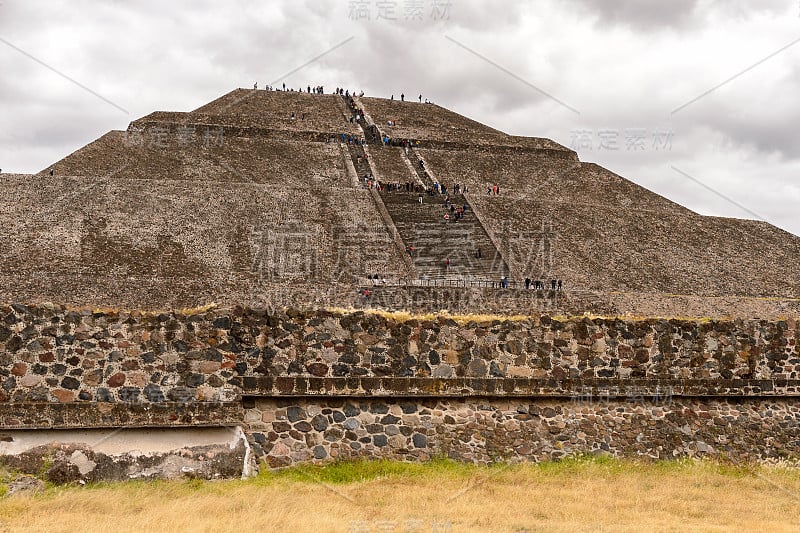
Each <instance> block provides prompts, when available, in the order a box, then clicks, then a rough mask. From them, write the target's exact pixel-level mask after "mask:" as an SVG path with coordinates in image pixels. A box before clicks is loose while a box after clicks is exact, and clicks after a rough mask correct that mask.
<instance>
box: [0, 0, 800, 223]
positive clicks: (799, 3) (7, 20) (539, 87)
mask: <svg viewBox="0 0 800 533" xmlns="http://www.w3.org/2000/svg"><path fill="white" fill-rule="evenodd" d="M489 6H491V7H489ZM0 65H2V70H3V72H2V75H0V168H2V170H3V172H37V171H39V170H41V169H43V168H46V167H47V166H49V165H50V164H51V163H53V162H54V161H57V160H58V159H60V158H62V157H63V156H65V155H67V154H69V153H70V152H72V151H74V150H76V149H77V148H79V147H81V146H83V145H84V144H86V143H88V142H91V141H92V140H94V139H96V138H97V137H99V136H101V135H102V134H104V133H105V132H106V131H108V130H112V129H125V128H126V127H127V125H128V123H129V122H130V121H132V120H134V119H136V118H138V117H140V116H143V115H146V114H148V113H150V112H151V111H155V110H165V111H189V110H192V109H194V108H196V107H199V106H200V105H202V104H204V103H206V102H208V101H210V100H212V99H214V98H216V97H218V96H220V95H221V94H224V93H226V92H228V91H230V90H231V89H233V88H236V87H252V85H253V83H254V82H256V81H257V82H258V83H259V87H263V86H264V85H265V84H267V83H282V82H284V81H285V82H286V83H287V85H289V86H294V87H298V86H303V87H305V86H306V85H308V84H311V85H318V84H321V85H324V86H325V89H326V91H330V90H331V89H333V88H334V87H337V86H343V87H348V88H352V89H358V90H363V91H365V93H367V94H368V95H373V96H384V97H388V96H389V95H391V94H395V96H396V97H397V96H399V94H400V93H401V92H404V93H405V94H406V95H407V96H413V97H416V96H418V95H419V94H420V93H422V95H423V98H429V99H431V100H433V101H434V102H436V103H438V104H440V105H443V106H445V107H448V108H449V109H452V110H453V111H456V112H458V113H461V114H463V115H466V116H468V117H471V118H474V119H476V120H479V121H481V122H483V123H485V124H488V125H490V126H492V127H495V128H498V129H501V130H503V131H505V132H508V133H512V134H515V135H527V136H539V137H549V138H551V139H553V140H555V141H557V142H560V143H562V144H564V145H566V146H569V147H572V148H574V149H577V150H578V153H579V155H580V158H581V160H582V161H591V162H596V163H599V164H601V165H603V166H605V167H607V168H609V169H610V170H612V171H614V172H616V173H618V174H620V175H622V176H624V177H626V178H628V179H630V180H633V181H635V182H636V183H638V184H640V185H643V186H645V187H647V188H649V189H651V190H654V191H656V192H657V193H659V194H661V195H664V196H666V197H668V198H670V199H672V200H674V201H676V202H679V203H681V204H683V205H685V206H687V207H689V208H690V209H693V210H695V211H697V212H699V213H702V214H709V215H720V216H733V217H740V218H763V219H764V220H767V221H769V222H771V223H773V224H775V225H777V226H780V227H782V228H784V229H786V230H788V231H791V232H793V233H795V234H798V235H800V217H798V216H797V215H796V213H797V212H798V206H800V132H798V129H799V128H800V0H752V1H745V0H720V1H716V0H705V1H693V0H671V1H669V2H665V1H655V0H654V1H650V2H648V1H644V0H608V1H605V0H595V1H592V0H562V1H548V0H542V1H536V0H529V1H524V2H522V1H519V2H517V1H503V2H499V1H497V2H487V1H472V0H469V1H467V0H451V1H449V2H448V1H445V0H395V1H391V0H366V1H350V0H339V1H335V0H307V1H299V0H293V1H286V2H282V1H274V2H273V1H265V0H261V1H249V0H232V1H227V2H219V1H210V0H191V1H174V0H170V1H164V0H159V1H155V0H152V1H151V0H144V1H135V0H124V1H123V0H105V1H99V0H98V1H82V0H70V1H67V0H49V1H45V0H0Z"/></svg>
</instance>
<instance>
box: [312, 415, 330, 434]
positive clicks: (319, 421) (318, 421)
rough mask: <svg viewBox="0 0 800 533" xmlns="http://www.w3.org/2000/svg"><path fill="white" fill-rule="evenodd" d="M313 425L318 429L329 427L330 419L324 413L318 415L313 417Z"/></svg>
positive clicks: (323, 429) (322, 429)
mask: <svg viewBox="0 0 800 533" xmlns="http://www.w3.org/2000/svg"><path fill="white" fill-rule="evenodd" d="M311 426H312V427H313V428H314V429H316V430H317V431H325V430H326V429H328V419H327V418H325V416H324V415H317V416H315V417H314V418H312V419H311Z"/></svg>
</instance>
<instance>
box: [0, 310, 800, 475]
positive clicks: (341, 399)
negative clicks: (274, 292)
mask: <svg viewBox="0 0 800 533" xmlns="http://www.w3.org/2000/svg"><path fill="white" fill-rule="evenodd" d="M0 324H1V325H0V428H2V431H5V432H6V433H7V434H8V435H7V436H8V438H9V439H11V440H12V441H13V440H14V439H15V438H16V437H14V435H16V434H17V433H18V432H20V431H24V430H32V429H43V428H47V429H53V430H67V429H70V430H78V429H85V428H109V429H113V428H172V429H173V430H175V431H178V430H179V428H190V427H218V428H225V427H230V428H236V427H240V426H241V427H242V428H243V429H244V432H245V434H246V436H247V440H248V442H249V446H250V447H251V448H249V449H248V450H245V451H244V452H243V451H242V450H240V449H238V448H237V449H236V450H234V448H231V450H232V453H234V455H233V457H234V459H232V460H233V461H234V463H236V464H239V465H242V464H244V463H247V461H251V460H252V458H253V457H261V458H263V459H264V460H265V461H266V463H267V464H268V465H270V466H272V467H278V466H286V465H289V464H293V463H296V462H302V461H329V460H334V459H340V458H349V457H394V458H405V459H409V460H424V459H427V458H430V457H431V456H434V455H437V456H438V455H447V456H451V457H455V458H458V459H461V460H467V461H478V462H487V461H494V460H501V459H502V460H542V459H546V458H555V457H560V456H563V455H566V454H572V453H584V452H586V453H591V452H600V451H602V452H608V453H612V454H616V455H626V456H628V455H630V456H648V457H659V458H669V457H677V456H686V455H693V454H696V453H712V454H720V455H721V456H729V457H733V458H736V459H747V460H751V459H752V460H758V459H764V458H770V457H772V458H774V457H789V458H793V457H795V454H796V452H797V444H798V442H799V441H798V437H800V435H798V432H799V431H800V429H798V428H800V400H798V399H796V398H797V397H798V396H800V376H798V372H800V349H799V348H798V339H799V338H800V323H798V322H797V321H796V320H793V319H792V320H777V321H767V320H749V321H745V320H735V321H700V322H697V321H688V320H677V319H676V320H663V319H648V320H629V321H625V320H620V319H589V318H575V319H563V320H559V319H556V318H553V317H550V316H548V315H542V316H534V317H528V318H519V319H514V320H492V319H489V318H487V319H479V320H470V319H468V318H465V319H461V320H455V319H453V318H450V317H447V316H439V317H436V318H433V317H406V318H402V317H399V318H398V317H389V316H384V315H382V314H376V313H365V312H348V313H342V312H333V311H327V310H317V311H305V312H304V311H300V310H297V309H285V310H280V311H277V312H266V311H264V310H258V309H244V308H233V309H219V310H210V311H203V310H197V311H195V312H183V313H182V312H169V313H160V314H155V313H142V312H139V311H111V310H106V311H103V310H69V309H63V308H61V307H58V306H54V305H52V304H47V305H39V306H34V305H29V306H26V305H21V304H14V305H11V306H3V307H0ZM9 432H10V433H9ZM15 432H16V433H15ZM4 438H5V437H4ZM39 446H40V447H39V448H37V450H33V451H31V450H28V451H31V453H32V454H33V455H32V456H31V457H34V458H35V457H39V458H41V456H42V454H45V455H47V454H51V455H52V454H53V453H55V454H56V455H58V454H59V453H60V454H61V455H59V457H61V456H62V455H63V457H62V459H63V460H64V461H66V462H65V463H64V464H65V465H66V466H65V467H64V468H67V469H69V471H70V472H72V473H73V474H74V472H73V470H74V468H73V467H71V466H69V465H68V464H67V463H69V462H70V461H72V459H71V458H74V457H77V458H78V459H80V460H81V461H79V462H81V464H83V462H84V461H83V457H84V456H85V457H87V458H89V460H91V461H94V462H97V461H107V459H106V458H103V456H102V455H98V453H100V452H98V451H96V450H93V449H92V448H91V446H89V447H86V446H83V445H81V446H78V447H75V446H72V447H70V446H67V448H63V447H62V448H58V447H57V446H56V447H55V448H54V447H52V446H50V447H44V448H41V446H42V445H41V444H40V445H39ZM59 450H60V451H59ZM65 450H66V451H65ZM204 450H205V448H198V451H197V454H199V455H198V457H200V456H201V455H202V456H204V455H203V454H205V453H206V451H204ZM62 452H63V453H62ZM67 452H68V453H67ZM23 453H25V452H23ZM175 453H178V455H180V453H181V452H179V451H176V452H175ZM186 453H189V452H186ZM192 453H194V452H192ZM75 454H77V455H75ZM242 454H244V456H245V457H249V458H250V459H246V460H245V459H242V457H243V456H242ZM17 455H18V454H17ZM17 455H14V457H11V458H8V459H3V461H4V462H6V463H7V464H10V465H12V466H13V465H19V464H23V463H24V462H25V460H24V458H23V459H19V457H17ZM190 455H191V454H190ZM168 456H169V453H167V454H166V455H164V454H162V455H159V457H160V459H159V461H160V463H159V464H162V463H163V464H164V465H167V466H168V465H174V464H175V463H174V461H173V460H171V459H170V460H169V461H168V460H167V458H168ZM26 457H27V456H26ZM93 457H96V458H98V459H97V460H95V459H92V458H93ZM187 457H188V456H187ZM191 457H194V455H192V456H191ZM195 459H196V458H195ZM195 459H192V460H195ZM197 460H199V459H197ZM14 461H17V462H14ZM20 461H21V462H20ZM37 461H38V459H37ZM64 461H62V462H64ZM237 461H238V462H237ZM242 461H244V463H243V462H242ZM34 463H36V462H35V461H34ZM36 464H38V463H36ZM193 464H194V463H193ZM226 464H229V463H226ZM248 464H249V463H248ZM76 468H77V467H76ZM126 468H127V470H125V469H123V470H124V471H125V472H129V474H130V475H134V474H135V475H138V474H137V472H139V471H140V470H141V469H142V468H144V466H142V464H140V463H136V464H133V463H131V464H130V465H128V466H127V467H126ZM165 468H166V466H165ZM204 468H205V470H202V475H203V476H205V477H209V476H211V477H213V475H214V473H213V471H212V470H213V469H212V470H208V467H204ZM226 468H227V467H226ZM242 468H244V467H242ZM248 468H249V467H248ZM123 470H114V471H113V472H114V473H113V476H115V477H114V478H115V479H116V478H119V477H120V476H123V475H128V474H124V472H123ZM98 472H101V471H98ZM109 472H111V471H109ZM70 475H72V474H70ZM99 475H100V473H93V474H91V476H99ZM109 475H111V474H109ZM153 475H154V476H160V475H161V474H158V473H156V474H153ZM164 475H166V474H164ZM198 475H199V474H198ZM226 475H228V474H226ZM86 476H87V477H86V478H85V479H91V480H94V479H95V477H91V476H89V474H86ZM74 477H75V476H72V477H70V479H73V478H74Z"/></svg>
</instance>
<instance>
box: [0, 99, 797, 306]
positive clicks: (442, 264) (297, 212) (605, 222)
mask: <svg viewBox="0 0 800 533" xmlns="http://www.w3.org/2000/svg"><path fill="white" fill-rule="evenodd" d="M384 139H388V140H389V142H388V143H386V142H384ZM404 141H405V146H403V142H404ZM51 170H52V172H53V175H52V176H51V175H50V173H51ZM376 181H377V182H379V183H381V185H382V187H381V188H380V189H378V188H376V187H374V186H373V184H374V183H376ZM0 184H1V185H0V186H2V188H3V194H2V195H0V198H1V199H2V200H0V201H1V202H2V207H3V209H2V215H1V216H2V217H3V228H4V231H3V233H2V237H0V238H1V239H2V242H3V244H4V249H5V251H6V253H5V254H4V255H3V256H2V259H0V261H2V266H3V268H2V270H0V277H1V278H2V289H0V291H2V294H0V296H1V297H2V299H4V300H6V301H28V302H42V301H57V302H61V303H67V304H73V305H94V306H128V307H139V308H148V307H166V306H169V307H185V306H194V305H201V304H203V303H207V302H211V301H214V302H218V303H223V304H229V305H235V304H242V305H257V304H259V303H264V302H265V301H268V300H270V299H271V298H273V297H274V294H276V292H275V291H278V290H282V291H284V294H286V291H288V292H290V293H291V297H292V298H293V299H294V301H295V303H297V304H298V305H315V304H320V303H324V302H325V297H326V296H325V295H329V294H331V291H351V292H353V291H354V290H355V289H356V288H357V287H362V286H364V284H365V282H366V276H368V275H369V276H370V277H372V276H373V275H376V274H377V275H378V277H379V278H381V280H382V279H387V280H388V282H389V283H390V284H393V283H402V284H415V283H416V284H420V285H421V286H423V287H424V286H425V285H426V284H433V285H437V284H438V285H439V286H441V285H447V284H451V285H454V286H459V284H462V286H464V287H479V288H480V287H486V288H491V287H492V286H493V285H495V286H496V285H497V284H499V280H500V279H502V278H503V277H505V278H506V279H508V280H510V283H511V285H510V287H511V288H512V289H514V288H516V289H519V288H520V287H521V286H522V282H523V280H524V279H525V278H530V279H542V280H547V282H548V285H549V280H550V279H556V278H558V279H561V280H563V282H564V287H565V290H567V291H574V292H579V291H594V292H606V293H613V292H625V293H647V294H680V295H688V296H694V297H726V296H731V297H751V298H753V297H756V298H798V297H800V267H798V265H797V264H796V262H794V261H792V260H791V259H790V258H793V257H800V238H798V237H797V236H795V235H792V234H790V233H787V232H785V231H783V230H781V229H779V228H776V227H774V226H772V225H770V224H768V223H765V222H760V221H752V220H741V219H734V218H721V217H709V216H702V215H699V214H697V213H695V212H693V211H691V210H689V209H686V208H684V207H682V206H680V205H678V204H676V203H674V202H671V201H669V200H667V199H666V198H663V197H661V196H659V195H657V194H655V193H653V192H652V191H649V190H647V189H645V188H643V187H641V186H639V185H637V184H635V183H633V182H632V181H629V180H627V179H625V178H623V177H621V176H618V175H616V174H614V173H613V172H611V171H609V170H606V169H604V168H602V167H600V166H598V165H596V164H593V163H585V162H581V161H580V160H579V158H578V156H577V154H576V153H575V152H574V151H572V150H570V149H568V148H566V147H564V146H562V145H560V144H558V143H556V142H553V141H551V140H549V139H543V138H533V137H519V136H512V135H507V134H505V133H503V132H501V131H498V130H496V129H493V128H491V127H489V126H486V125H483V124H481V123H479V122H476V121H474V120H471V119H468V118H466V117H463V116H461V115H459V114H457V113H454V112H452V111H450V110H447V109H444V108H442V107H439V106H437V105H434V104H423V103H417V102H399V101H395V100H387V99H380V98H369V97H360V98H359V97H356V98H350V97H344V96H340V95H320V94H307V93H301V92H283V91H264V90H246V89H236V90H234V91H232V92H230V93H228V94H226V95H223V96H222V97H220V98H218V99H216V100H214V101H212V102H210V103H208V104H206V105H204V106H202V107H200V108H198V109H196V110H194V111H191V112H155V113H152V114H150V115H147V116H145V117H143V118H140V119H138V120H135V121H133V122H132V123H131V124H130V125H129V127H128V129H127V130H126V131H112V132H109V133H107V134H105V135H103V136H102V137H100V138H99V139H97V140H96V141H94V142H92V143H90V144H88V145H86V146H84V147H83V148H80V149H79V150H77V151H76V152H74V153H72V154H70V155H68V156H67V157H65V158H64V159H62V160H60V161H57V162H56V163H54V164H53V165H51V166H49V167H48V168H47V169H44V170H43V171H42V172H40V173H38V174H36V175H14V174H10V175H9V174H4V175H3V176H2V180H1V181H0ZM434 184H444V185H446V186H447V188H448V193H447V194H430V193H428V192H421V191H423V190H424V189H425V188H427V189H433V187H434V186H435V185H434ZM455 184H459V185H460V189H461V190H459V191H458V192H456V191H455V190H454V185H455ZM464 186H466V188H467V191H468V192H466V193H464ZM492 186H497V187H499V194H487V188H488V189H489V192H491V187H492ZM446 199H447V201H446ZM420 200H421V203H420ZM450 205H452V206H453V208H454V209H455V210H457V209H459V208H465V209H464V216H463V217H461V218H458V219H457V220H456V218H457V217H456V216H455V212H456V211H455V210H451V209H449V207H450ZM451 213H452V214H453V216H452V218H451V217H450V214H451ZM445 214H447V215H448V218H447V219H446V218H445V217H444V215H445ZM411 248H413V249H411ZM367 286H368V285H367Z"/></svg>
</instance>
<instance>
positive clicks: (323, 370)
mask: <svg viewBox="0 0 800 533" xmlns="http://www.w3.org/2000/svg"><path fill="white" fill-rule="evenodd" d="M306 370H308V373H309V374H311V375H312V376H317V377H320V378H321V377H325V376H327V375H328V365H326V364H325V363H311V364H309V365H306Z"/></svg>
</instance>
